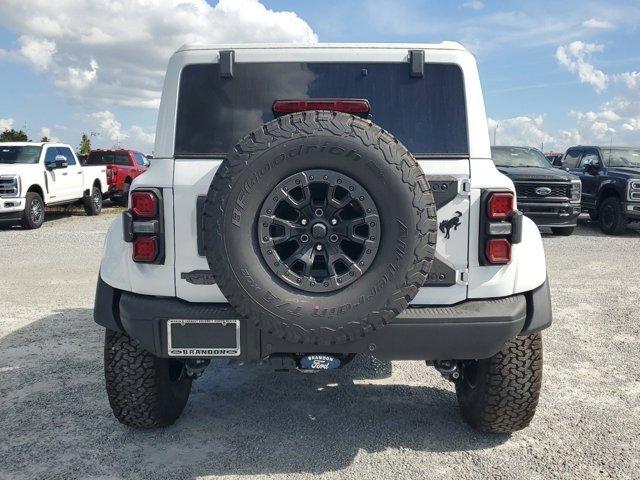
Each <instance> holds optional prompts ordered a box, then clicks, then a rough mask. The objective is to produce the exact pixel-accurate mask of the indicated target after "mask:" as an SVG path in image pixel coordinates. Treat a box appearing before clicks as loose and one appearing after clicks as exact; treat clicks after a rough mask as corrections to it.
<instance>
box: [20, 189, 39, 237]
mask: <svg viewBox="0 0 640 480" xmlns="http://www.w3.org/2000/svg"><path fill="white" fill-rule="evenodd" d="M43 222H44V201H43V200H42V197H41V196H40V195H39V194H37V193H36V192H27V196H26V199H25V208H24V212H23V213H22V222H21V223H22V226H23V227H24V228H26V229H29V230H33V229H36V228H40V227H41V226H42V223H43Z"/></svg>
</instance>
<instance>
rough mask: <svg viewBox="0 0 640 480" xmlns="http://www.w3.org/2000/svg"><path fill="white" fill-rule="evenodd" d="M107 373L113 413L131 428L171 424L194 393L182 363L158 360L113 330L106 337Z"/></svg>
mask: <svg viewBox="0 0 640 480" xmlns="http://www.w3.org/2000/svg"><path fill="white" fill-rule="evenodd" d="M104 373H105V380H106V387H107V395H108V397H109V404H110V405H111V409H112V410H113V414H114V415H115V417H116V418H117V419H118V421H119V422H120V423H122V424H124V425H128V426H130V427H137V428H153V427H164V426H167V425H171V424H172V423H173V422H175V421H176V420H177V418H178V417H179V416H180V414H181V413H182V411H183V410H184V407H185V405H186V404H187V400H188V399H189V393H190V392H191V382H192V379H191V377H190V376H188V375H187V372H186V369H185V366H184V362H183V361H181V360H175V359H171V358H159V357H156V356H155V355H152V354H151V353H149V352H147V351H146V350H144V349H143V348H142V347H141V346H140V344H139V343H138V341H137V340H134V339H132V338H131V337H129V336H128V335H126V334H124V333H119V332H114V331H111V330H107V332H106V335H105V342H104Z"/></svg>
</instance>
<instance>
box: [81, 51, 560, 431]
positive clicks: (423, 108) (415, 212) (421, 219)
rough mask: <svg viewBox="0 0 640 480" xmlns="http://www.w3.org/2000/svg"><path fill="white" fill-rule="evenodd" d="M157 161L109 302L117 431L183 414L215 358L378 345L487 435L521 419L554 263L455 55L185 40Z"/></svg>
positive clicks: (530, 409)
mask: <svg viewBox="0 0 640 480" xmlns="http://www.w3.org/2000/svg"><path fill="white" fill-rule="evenodd" d="M155 156H156V157H155V160H154V162H153V164H152V166H151V168H150V169H149V171H148V172H147V173H146V174H145V175H144V176H142V177H139V178H137V179H136V180H135V181H134V182H133V184H132V186H131V191H130V195H129V210H128V211H126V212H125V213H124V214H123V215H122V217H121V218H119V219H118V220H116V221H115V222H114V224H113V225H112V226H111V228H110V230H109V232H108V235H107V239H106V245H105V249H104V256H103V259H102V264H101V268H100V278H99V280H98V287H97V293H96V303H95V312H94V315H95V320H96V322H97V323H98V324H100V325H102V326H104V327H105V328H106V337H105V349H104V358H105V376H106V388H107V394H108V397H109V402H110V404H111V407H112V409H113V412H114V414H115V416H116V417H117V419H118V420H119V421H120V422H122V423H124V424H126V425H131V426H135V427H156V426H163V425H168V424H171V423H172V422H174V421H175V420H176V419H177V417H178V416H179V415H180V413H181V412H182V410H183V409H184V407H185V404H186V402H187V399H188V396H189V392H190V389H191V384H192V381H193V380H194V379H195V378H197V377H198V376H199V375H200V374H201V373H202V372H203V370H204V369H205V368H206V366H207V365H208V364H209V362H210V361H211V360H212V359H227V360H229V359H231V360H235V361H237V362H238V363H242V362H251V361H263V362H269V363H271V364H273V365H274V367H275V368H276V369H277V370H303V371H312V370H328V369H333V368H338V367H341V366H344V365H345V364H347V363H348V362H349V361H350V360H351V359H352V358H353V357H354V355H356V354H369V355H373V356H375V357H377V358H379V359H385V360H425V361H426V362H427V364H429V365H433V366H435V368H436V369H437V370H438V371H440V373H442V374H443V375H444V376H445V377H446V378H448V379H449V380H451V381H453V382H454V383H455V388H456V391H457V396H458V400H459V404H460V408H461V411H462V415H463V417H464V418H465V419H466V421H467V422H468V423H469V424H470V425H472V426H473V427H474V428H476V429H479V430H481V431H486V432H511V431H514V430H517V429H520V428H524V427H525V426H527V425H528V424H529V422H530V421H531V419H532V417H533V415H534V411H535V408H536V405H537V402H538V396H539V392H540V383H541V375H542V341H541V336H540V331H541V330H542V329H544V328H546V327H548V326H549V325H550V324H551V317H552V315H551V302H550V296H549V286H548V283H547V279H546V266H545V257H544V251H543V246H542V241H541V238H540V234H539V233H538V229H537V228H536V226H535V224H534V223H533V222H532V221H531V220H529V219H528V218H526V217H523V215H522V214H521V213H520V212H518V211H517V205H516V198H515V196H514V186H513V183H512V182H511V180H509V179H508V178H507V177H505V176H504V175H502V174H500V173H499V172H498V171H497V170H496V168H495V166H494V164H493V162H492V160H491V151H490V146H489V135H488V132H487V121H486V117H485V109H484V102H483V97H482V90H481V87H480V79H479V78H478V71H477V68H476V64H475V61H474V58H473V56H472V55H471V54H470V53H469V52H468V51H466V50H465V49H464V48H463V47H461V46H460V45H458V44H456V43H449V42H445V43H441V44H437V45H424V44H421V45H397V44H394V45H387V44H362V45H332V44H318V45H312V46H308V45H213V46H193V47H189V46H187V47H183V48H181V49H180V50H179V51H178V52H177V53H175V54H174V55H173V57H172V58H171V60H170V62H169V67H168V72H167V76H166V79H165V84H164V90H163V93H162V101H161V106H160V112H159V118H158V124H157V134H156V144H155Z"/></svg>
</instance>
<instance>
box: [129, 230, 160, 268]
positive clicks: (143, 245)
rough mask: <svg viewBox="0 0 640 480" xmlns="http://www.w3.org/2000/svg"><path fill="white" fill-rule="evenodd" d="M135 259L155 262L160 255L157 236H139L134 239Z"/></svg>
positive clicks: (135, 260) (136, 260)
mask: <svg viewBox="0 0 640 480" xmlns="http://www.w3.org/2000/svg"><path fill="white" fill-rule="evenodd" d="M132 256H133V261H134V262H153V261H154V260H155V259H156V257H157V256H158V239H157V237H155V236H153V237H138V238H136V239H135V240H134V241H133V255H132Z"/></svg>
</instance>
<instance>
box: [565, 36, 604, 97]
mask: <svg viewBox="0 0 640 480" xmlns="http://www.w3.org/2000/svg"><path fill="white" fill-rule="evenodd" d="M603 49H604V47H603V46H602V45H599V44H597V43H584V42H581V41H575V42H571V43H570V44H568V45H562V46H560V47H558V49H557V50H556V59H557V60H558V63H559V64H560V65H562V66H564V67H566V68H567V69H568V70H569V71H570V72H572V73H577V74H578V78H579V79H580V81H581V82H582V83H588V84H590V85H591V86H593V88H594V89H595V91H596V92H598V93H602V92H603V91H604V90H605V89H606V88H607V85H608V83H609V77H608V76H607V75H606V74H605V73H604V72H603V71H602V70H598V69H597V68H595V67H594V66H593V65H592V64H591V63H589V59H590V57H591V54H593V53H596V52H602V51H603Z"/></svg>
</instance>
